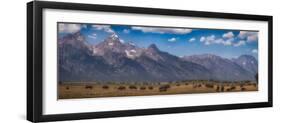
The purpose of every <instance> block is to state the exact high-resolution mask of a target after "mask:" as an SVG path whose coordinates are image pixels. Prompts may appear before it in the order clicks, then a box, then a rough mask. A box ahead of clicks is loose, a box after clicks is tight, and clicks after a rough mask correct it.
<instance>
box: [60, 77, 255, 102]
mask: <svg viewBox="0 0 281 123" xmlns="http://www.w3.org/2000/svg"><path fill="white" fill-rule="evenodd" d="M242 91H243V92H244V91H258V85H257V83H255V82H250V81H249V82H208V81H186V82H174V83H168V82H166V83H165V82H163V83H154V84H126V83H124V84H98V83H94V82H93V83H87V84H86V83H84V84H81V83H78V82H77V83H68V84H66V83H64V84H58V99H74V98H97V97H120V96H146V95H168V94H192V93H221V92H242Z"/></svg>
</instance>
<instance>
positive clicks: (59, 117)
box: [27, 1, 273, 122]
mask: <svg viewBox="0 0 281 123" xmlns="http://www.w3.org/2000/svg"><path fill="white" fill-rule="evenodd" d="M45 8H49V9H65V10H86V11H101V12H120V13H138V14H152V15H170V16H189V17H204V18H223V19H239V20H256V21H266V22H268V58H267V59H268V100H267V101H266V102H257V103H241V104H224V105H207V106H191V107H190V106H189V107H173V108H171V107H163V108H157V109H140V110H122V111H107V112H92V113H73V114H55V115H44V114H43V113H42V111H43V110H42V109H43V107H42V103H43V95H42V89H43V85H42V72H43V67H42V57H43V56H42V55H43V54H42V53H43V51H42V45H43V43H42V35H43V34H42V30H43V29H42V28H43V26H42V17H43V12H42V10H43V9H45ZM272 31H273V17H272V16H264V15H248V14H232V13H217V12H200V11H185V10H170V9H156V8H140V7H125V6H108V5H93V4H80V3H63V2H45V1H33V2H29V3H27V120H29V121H31V122H45V121H63V120H79V119H94V118H107V117H124V116H137V115H154V114H170V113H185V112H200V111H214V110H229V109H245V108H259V107H272V106H273V96H272V86H273V85H272V83H273V82H272V81H273V80H272V67H273V66H272V65H273V62H272V59H273V58H272V57H273V56H272V54H273V53H272V51H273V50H272V48H273V47H272V45H273V44H272V43H273V41H272V37H273V32H272Z"/></svg>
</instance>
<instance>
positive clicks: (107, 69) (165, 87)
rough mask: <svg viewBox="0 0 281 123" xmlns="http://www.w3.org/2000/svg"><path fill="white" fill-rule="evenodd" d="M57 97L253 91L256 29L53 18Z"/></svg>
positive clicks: (255, 71) (256, 85)
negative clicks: (94, 21) (120, 23)
mask: <svg viewBox="0 0 281 123" xmlns="http://www.w3.org/2000/svg"><path fill="white" fill-rule="evenodd" d="M57 44H58V45H57V59H58V61H57V72H58V73H57V75H58V78H57V80H58V89H57V93H58V99H79V98H100V97H124V96H149V95H171V94H196V93H218V94H219V93H226V92H249V91H258V31H254V30H232V29H208V28H188V27H184V28H183V27H157V26H149V25H145V26H144V25H114V24H94V23H93V24H90V23H69V22H58V23H57Z"/></svg>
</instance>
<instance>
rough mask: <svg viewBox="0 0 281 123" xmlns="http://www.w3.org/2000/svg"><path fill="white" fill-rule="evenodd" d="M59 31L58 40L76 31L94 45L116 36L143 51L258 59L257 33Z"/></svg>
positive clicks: (64, 26)
mask: <svg viewBox="0 0 281 123" xmlns="http://www.w3.org/2000/svg"><path fill="white" fill-rule="evenodd" d="M58 31H59V32H58V35H59V37H62V36H64V35H66V34H71V33H75V32H78V31H79V32H81V33H82V34H83V35H84V36H85V37H86V41H87V42H88V43H90V44H93V45H96V44H98V43H100V42H102V41H103V40H104V39H105V38H106V37H108V36H109V35H111V34H113V33H115V34H117V35H118V36H119V38H120V39H121V41H122V42H124V43H126V42H130V43H134V44H135V45H136V46H138V47H143V48H146V47H148V46H149V45H151V44H156V45H157V47H158V48H159V49H160V50H162V51H166V52H169V53H170V54H173V55H177V56H179V57H181V56H185V55H194V54H205V53H210V54H215V55H219V56H222V57H226V58H236V57H238V56H240V55H243V54H248V55H252V56H254V57H256V58H257V56H258V53H257V52H258V32H255V31H240V30H217V29H193V28H170V27H169V28H168V27H144V26H128V25H97V24H96V25H95V24H70V23H59V26H58Z"/></svg>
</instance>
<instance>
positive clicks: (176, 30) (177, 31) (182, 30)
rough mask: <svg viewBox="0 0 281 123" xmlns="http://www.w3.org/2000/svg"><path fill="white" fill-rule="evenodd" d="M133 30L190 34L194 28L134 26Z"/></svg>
mask: <svg viewBox="0 0 281 123" xmlns="http://www.w3.org/2000/svg"><path fill="white" fill-rule="evenodd" d="M132 29H133V30H140V31H142V32H145V33H147V32H151V33H159V34H165V33H167V34H188V33H191V32H192V29H179V28H154V27H138V26H134V27H132Z"/></svg>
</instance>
